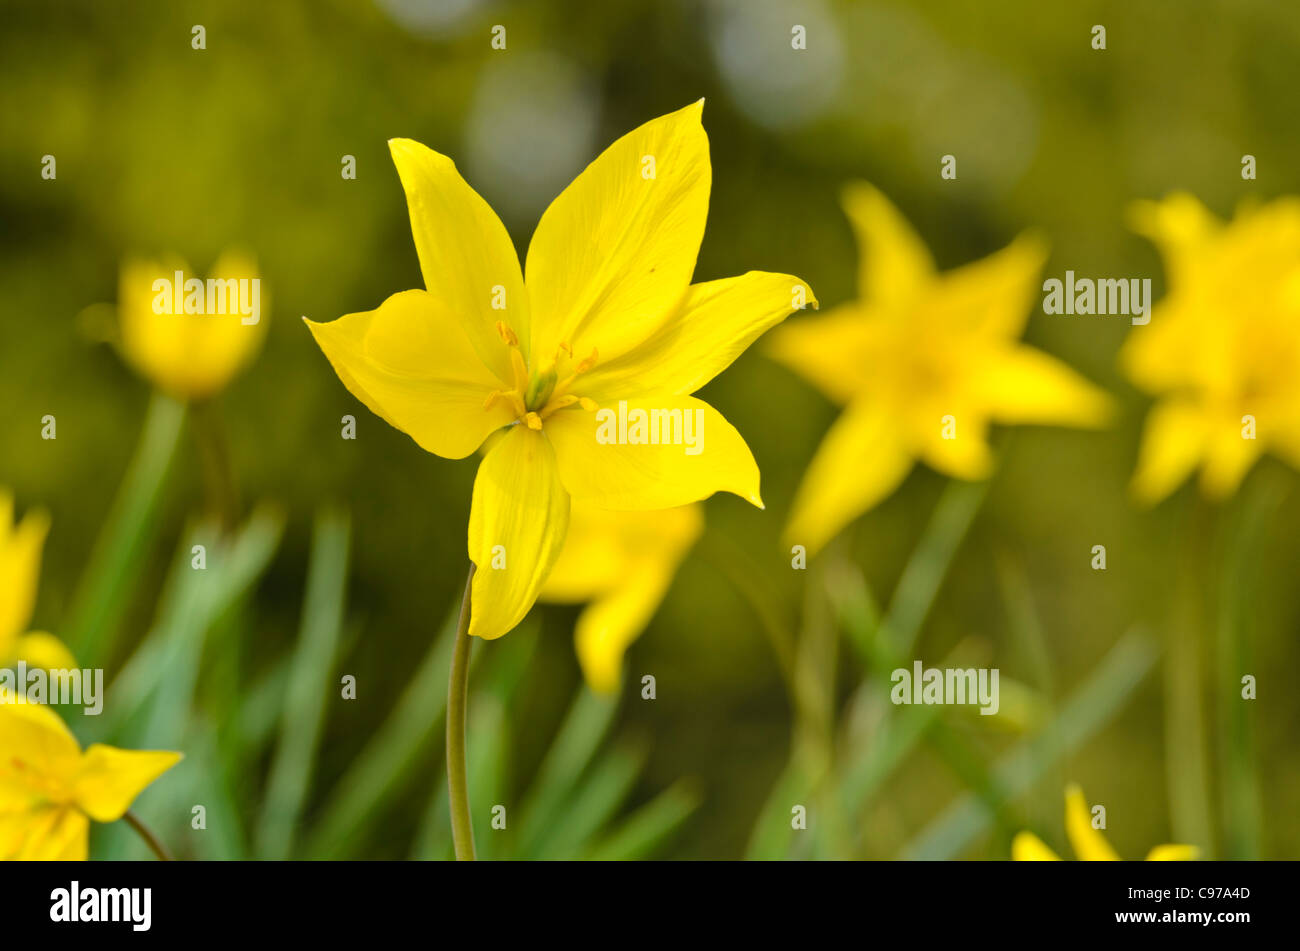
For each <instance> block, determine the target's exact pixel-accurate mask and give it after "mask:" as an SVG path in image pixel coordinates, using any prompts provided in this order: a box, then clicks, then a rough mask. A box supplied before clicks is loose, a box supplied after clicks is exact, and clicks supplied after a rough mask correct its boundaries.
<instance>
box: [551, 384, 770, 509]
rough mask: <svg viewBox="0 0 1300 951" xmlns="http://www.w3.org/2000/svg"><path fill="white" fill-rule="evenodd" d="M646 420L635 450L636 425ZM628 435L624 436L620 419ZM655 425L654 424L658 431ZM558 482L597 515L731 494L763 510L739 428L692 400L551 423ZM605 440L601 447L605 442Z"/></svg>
mask: <svg viewBox="0 0 1300 951" xmlns="http://www.w3.org/2000/svg"><path fill="white" fill-rule="evenodd" d="M641 412H644V413H645V414H646V418H647V419H649V420H650V421H651V422H650V425H648V426H647V427H646V428H645V432H644V435H645V436H646V438H652V437H651V436H650V434H651V433H653V434H655V435H654V437H653V438H659V437H660V436H662V441H661V442H660V443H659V444H658V445H655V444H651V443H648V442H647V443H636V444H633V443H631V442H629V441H628V440H630V439H633V438H637V435H636V427H635V418H636V417H637V415H638V414H639V413H641ZM624 414H625V418H626V422H627V425H626V432H619V431H618V430H620V429H621V428H623V426H622V421H621V420H620V417H622V416H624ZM656 421H657V424H656ZM546 432H547V435H548V436H549V437H550V439H551V442H552V444H553V445H554V446H555V456H556V460H557V461H558V462H559V466H560V478H561V479H563V480H564V485H565V488H567V489H568V490H569V492H570V493H571V494H572V495H573V497H574V498H576V499H580V500H582V501H584V502H588V503H590V504H592V505H595V506H597V507H600V508H609V509H623V510H627V509H665V508H673V507H674V506H678V505H685V504H686V503H688V502H698V501H700V500H701V499H706V498H708V497H709V496H711V495H712V494H713V493H715V492H732V493H734V494H736V495H738V496H740V497H741V498H742V499H746V500H748V501H749V502H751V503H753V504H754V505H756V506H758V507H759V508H762V507H763V502H762V499H761V498H760V497H759V492H758V483H759V473H758V464H757V463H756V462H755V461H754V456H753V454H752V453H751V452H750V451H749V447H748V446H747V445H745V440H744V439H743V438H742V437H741V435H740V433H738V432H736V429H735V427H734V426H732V425H731V423H729V422H727V420H726V419H725V418H724V417H723V415H722V414H721V413H719V412H718V411H717V410H716V409H714V408H713V407H712V406H710V405H709V404H708V403H705V402H704V401H703V400H698V399H695V398H694V397H691V396H671V397H670V396H656V397H647V398H643V399H629V400H620V401H619V403H618V405H617V406H616V407H615V406H607V407H602V408H601V409H600V410H599V411H588V410H578V409H569V410H564V411H562V412H559V413H556V414H555V415H554V416H552V417H551V418H550V419H548V420H547V421H546ZM602 440H603V441H602Z"/></svg>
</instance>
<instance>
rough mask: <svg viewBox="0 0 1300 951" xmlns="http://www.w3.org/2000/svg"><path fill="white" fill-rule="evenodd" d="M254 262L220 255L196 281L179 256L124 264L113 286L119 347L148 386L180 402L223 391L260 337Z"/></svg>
mask: <svg viewBox="0 0 1300 951" xmlns="http://www.w3.org/2000/svg"><path fill="white" fill-rule="evenodd" d="M267 312H268V300H267V297H266V295H265V294H264V293H263V292H262V286H261V278H260V277H259V276H258V273H257V265H256V264H255V263H254V262H253V260H252V259H251V258H249V257H248V256H246V255H245V254H242V253H239V252H233V251H228V252H226V253H225V254H223V255H222V256H221V257H220V258H219V259H218V260H217V262H216V264H215V265H214V266H213V268H212V274H211V276H210V277H209V278H208V279H207V280H201V279H200V278H198V277H197V276H195V275H194V274H193V272H191V271H190V269H189V267H188V266H187V265H186V264H185V262H183V261H181V260H179V259H168V260H166V261H162V262H158V261H150V260H137V259H133V260H129V261H127V262H126V263H125V264H124V265H123V267H122V272H121V277H120V279H119V283H118V324H119V334H120V342H119V345H120V348H121V351H122V355H123V356H124V357H125V359H126V361H127V363H129V364H130V365H131V367H132V368H133V369H134V370H135V371H136V372H137V373H139V374H140V375H141V376H142V377H144V378H145V379H146V380H148V381H149V382H150V384H152V385H153V386H154V387H155V388H156V389H158V390H160V391H161V392H163V393H166V394H167V395H168V396H171V397H174V398H176V399H178V400H182V401H187V402H188V401H194V400H202V399H205V398H207V397H210V396H214V395H215V394H217V393H219V392H220V391H221V390H223V389H224V388H225V387H226V384H228V383H229V382H230V380H231V378H232V377H234V375H235V374H236V373H238V372H239V371H240V370H242V369H243V368H244V367H245V366H247V365H248V364H249V363H250V362H251V361H252V359H253V358H254V357H255V356H256V355H257V352H258V350H259V349H261V346H262V341H263V340H264V339H265V337H266V324H267V320H266V317H267Z"/></svg>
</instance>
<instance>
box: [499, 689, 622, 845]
mask: <svg viewBox="0 0 1300 951" xmlns="http://www.w3.org/2000/svg"><path fill="white" fill-rule="evenodd" d="M617 710H618V697H617V696H613V697H606V696H602V695H600V694H597V693H593V692H592V691H591V690H590V689H589V688H587V687H585V686H584V687H582V688H581V689H580V690H579V691H578V694H577V696H576V697H575V698H574V701H573V705H572V706H571V707H570V708H569V714H568V716H567V717H566V718H565V720H564V724H563V725H562V726H561V727H560V732H559V733H558V734H557V736H556V738H555V741H554V742H553V743H552V744H551V748H550V749H549V750H548V751H547V753H546V758H545V759H544V760H543V761H542V765H541V767H540V768H539V769H538V771H537V778H536V779H535V780H534V782H533V784H532V787H531V789H530V791H529V795H528V798H527V799H526V800H525V802H524V805H523V807H522V808H521V809H520V821H519V854H521V855H528V854H531V853H532V852H534V851H535V850H536V848H537V845H538V843H540V842H541V840H542V838H543V837H544V835H545V833H546V829H547V827H549V826H550V825H551V824H552V823H554V822H556V821H558V819H559V818H560V817H561V816H562V815H563V813H564V812H565V810H566V809H567V808H568V807H567V805H566V804H567V803H568V802H569V801H570V793H571V792H572V791H573V788H574V787H575V786H576V785H577V782H578V779H579V778H580V777H581V775H582V773H583V771H584V770H585V769H586V768H587V764H588V763H590V762H591V758H592V757H593V756H594V755H595V753H596V749H597V747H599V746H600V742H601V740H603V739H604V738H605V735H606V734H607V733H608V732H609V728H610V726H611V725H612V724H613V722H614V714H615V712H616V711H617Z"/></svg>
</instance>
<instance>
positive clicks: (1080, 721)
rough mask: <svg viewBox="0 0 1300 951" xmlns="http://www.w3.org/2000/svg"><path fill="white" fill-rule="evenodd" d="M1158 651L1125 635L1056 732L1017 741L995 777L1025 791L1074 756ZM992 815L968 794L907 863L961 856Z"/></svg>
mask: <svg viewBox="0 0 1300 951" xmlns="http://www.w3.org/2000/svg"><path fill="white" fill-rule="evenodd" d="M1157 655H1158V650H1157V648H1156V645H1155V644H1154V643H1153V642H1152V640H1151V639H1150V638H1149V637H1148V636H1146V635H1145V634H1143V633H1140V632H1137V631H1134V632H1130V633H1129V634H1126V635H1125V636H1124V637H1123V638H1122V639H1121V640H1120V641H1119V643H1117V644H1116V645H1115V646H1114V647H1113V648H1111V650H1110V653H1108V654H1107V655H1106V656H1105V658H1103V659H1102V662H1101V663H1100V664H1099V665H1098V666H1097V669H1096V670H1094V671H1093V673H1092V674H1091V676H1090V677H1089V678H1088V680H1087V682H1085V683H1084V684H1083V686H1081V687H1080V688H1078V689H1077V690H1076V691H1075V692H1074V694H1073V695H1072V696H1071V697H1070V698H1069V700H1067V701H1066V702H1065V703H1064V704H1063V705H1062V707H1061V713H1060V715H1059V716H1058V717H1057V720H1056V724H1055V727H1054V728H1049V730H1044V731H1042V732H1041V733H1039V734H1037V735H1035V736H1033V737H1031V738H1029V739H1026V740H1024V741H1022V742H1020V743H1018V744H1017V745H1016V746H1015V747H1013V748H1012V749H1011V750H1010V751H1009V752H1007V753H1006V754H1004V755H1003V756H1002V757H1001V758H1000V759H999V760H998V763H997V766H996V767H995V768H994V771H993V775H994V777H995V779H996V781H997V783H998V785H999V786H1000V788H1002V789H1003V790H1005V791H1006V794H1007V795H1009V796H1019V795H1022V794H1023V793H1025V792H1026V791H1027V790H1028V789H1029V788H1030V787H1031V786H1032V785H1033V784H1034V783H1036V782H1037V781H1038V780H1039V779H1040V778H1041V777H1042V775H1043V773H1044V771H1045V770H1046V769H1047V768H1048V767H1049V766H1050V765H1052V763H1053V761H1054V759H1055V757H1058V756H1061V755H1064V754H1066V753H1072V752H1074V751H1075V750H1077V749H1078V748H1079V747H1080V746H1082V745H1083V744H1084V743H1085V742H1086V741H1087V740H1088V739H1090V738H1091V737H1092V736H1093V735H1094V734H1095V733H1096V732H1097V731H1098V730H1099V729H1101V728H1102V727H1103V726H1105V725H1106V724H1107V723H1108V722H1109V721H1110V720H1111V718H1112V717H1114V716H1115V714H1116V713H1118V712H1119V710H1120V709H1121V708H1122V707H1123V705H1124V703H1125V702H1126V701H1127V700H1128V699H1129V697H1130V696H1131V695H1132V693H1133V691H1134V690H1135V689H1136V688H1137V687H1138V685H1139V684H1141V682H1142V681H1143V679H1144V678H1145V677H1146V676H1147V674H1148V673H1150V672H1151V669H1152V667H1153V666H1154V665H1155V662H1156V658H1157ZM993 818H994V817H993V814H992V813H991V812H990V810H989V808H988V805H987V804H986V803H985V802H984V801H983V800H981V798H980V797H979V796H978V795H975V794H973V793H966V794H964V795H962V796H960V797H959V798H958V799H957V800H956V801H955V802H953V803H952V804H951V805H949V806H948V807H947V808H946V809H944V810H943V812H941V813H940V814H939V815H938V816H936V817H935V818H934V819H933V820H932V821H931V822H930V823H929V824H928V825H927V826H926V827H925V828H924V829H923V830H921V832H920V834H919V835H917V836H916V837H915V838H914V839H913V840H912V841H911V842H910V843H909V844H908V845H907V846H906V847H905V848H904V849H903V851H902V853H901V856H900V857H901V858H904V859H947V858H952V857H953V856H955V855H957V854H959V853H960V852H961V851H962V850H963V849H965V848H966V847H967V846H969V845H970V843H971V842H972V841H973V840H974V839H975V837H976V836H978V835H980V834H981V833H983V832H984V831H985V830H986V829H987V828H988V825H989V823H990V822H991V820H992V819H993Z"/></svg>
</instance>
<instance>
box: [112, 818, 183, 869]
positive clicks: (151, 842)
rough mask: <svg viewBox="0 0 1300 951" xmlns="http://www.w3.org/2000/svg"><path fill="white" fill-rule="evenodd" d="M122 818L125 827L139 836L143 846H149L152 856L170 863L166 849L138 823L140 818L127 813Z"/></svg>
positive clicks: (144, 826) (151, 833) (146, 827)
mask: <svg viewBox="0 0 1300 951" xmlns="http://www.w3.org/2000/svg"><path fill="white" fill-rule="evenodd" d="M122 818H123V819H125V820H126V824H127V825H129V826H130V827H131V828H132V829H134V830H135V831H136V832H137V833H138V834H139V836H140V838H142V839H144V843H145V845H147V846H149V849H150V850H151V851H152V852H153V854H154V855H156V856H158V861H160V862H170V861H171V860H172V857H171V853H169V852H168V851H167V847H166V846H165V845H163V844H162V842H160V841H159V839H158V837H157V836H156V835H154V834H153V832H151V831H150V830H149V827H148V826H147V825H145V824H144V823H143V822H141V821H140V818H139V817H138V816H137V815H136V814H135V813H133V812H128V813H126V815H124V816H122Z"/></svg>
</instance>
